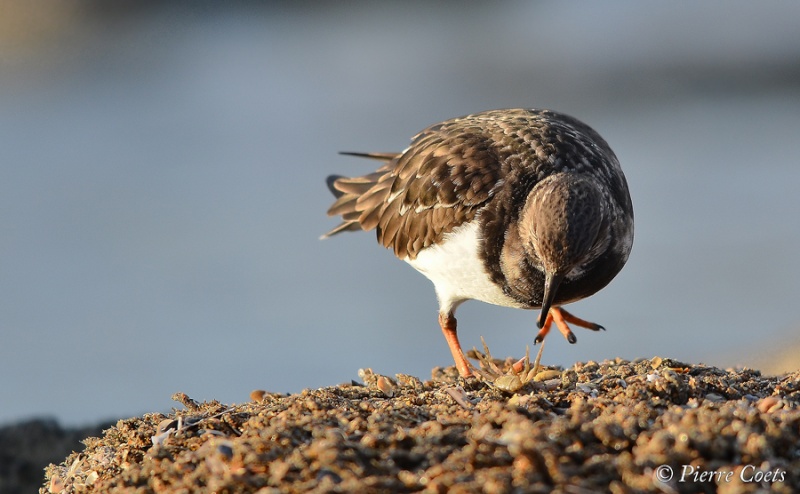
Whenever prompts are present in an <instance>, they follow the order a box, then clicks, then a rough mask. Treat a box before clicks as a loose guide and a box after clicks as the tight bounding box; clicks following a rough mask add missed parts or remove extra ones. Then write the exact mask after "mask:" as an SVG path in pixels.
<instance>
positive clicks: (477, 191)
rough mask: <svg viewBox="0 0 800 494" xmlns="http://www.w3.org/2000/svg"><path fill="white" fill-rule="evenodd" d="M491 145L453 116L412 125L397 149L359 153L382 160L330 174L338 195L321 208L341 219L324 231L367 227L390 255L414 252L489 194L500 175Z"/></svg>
mask: <svg viewBox="0 0 800 494" xmlns="http://www.w3.org/2000/svg"><path fill="white" fill-rule="evenodd" d="M494 144H495V141H493V140H492V139H490V138H489V137H488V136H487V135H486V133H485V132H482V131H481V129H480V128H478V127H477V126H475V125H474V122H470V120H469V119H455V120H450V121H448V122H444V123H441V124H437V125H434V126H431V127H429V128H427V129H425V130H424V131H422V132H420V133H419V134H417V135H416V136H415V137H414V138H413V139H412V142H411V146H409V147H408V149H406V150H405V151H404V152H402V153H400V154H398V155H394V156H392V155H388V154H376V155H365V156H367V157H374V158H376V159H381V160H383V161H386V164H385V165H384V166H382V167H381V168H379V169H378V170H377V171H376V172H374V173H371V174H369V175H365V176H362V177H355V178H336V179H334V180H333V181H332V186H333V189H334V190H335V191H337V192H335V193H338V194H339V195H338V199H337V200H336V202H335V203H334V204H333V206H331V208H330V209H329V210H328V214H329V215H341V216H342V219H343V220H344V222H343V223H342V224H341V225H339V226H337V227H336V228H335V229H334V230H332V231H331V232H329V233H328V234H327V235H332V234H335V233H338V232H340V231H345V230H354V229H359V228H360V229H363V230H372V229H373V228H374V229H376V230H377V234H378V241H379V242H380V243H381V244H382V245H384V246H385V247H388V248H391V249H392V250H394V253H395V254H396V255H397V257H399V258H401V259H403V258H405V257H410V258H412V259H413V258H415V257H416V256H417V254H418V253H419V251H420V250H422V249H424V248H425V247H428V246H429V245H431V244H433V243H436V242H438V241H439V240H441V239H442V237H443V236H444V235H445V234H446V233H448V232H450V231H452V230H453V229H454V228H456V227H457V226H459V225H461V224H462V223H464V222H465V221H469V220H471V219H472V218H474V217H475V214H476V213H477V211H478V210H479V209H480V208H481V206H482V205H484V204H485V203H486V202H488V201H489V200H490V199H491V198H492V196H493V195H494V192H495V189H496V188H497V186H498V185H499V184H500V183H501V176H502V165H501V160H500V157H499V155H498V151H497V149H496V147H495V146H494Z"/></svg>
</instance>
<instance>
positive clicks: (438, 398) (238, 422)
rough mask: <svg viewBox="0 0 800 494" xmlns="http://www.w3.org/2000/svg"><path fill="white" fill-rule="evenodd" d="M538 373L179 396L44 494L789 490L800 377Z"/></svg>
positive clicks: (437, 374) (601, 367)
mask: <svg viewBox="0 0 800 494" xmlns="http://www.w3.org/2000/svg"><path fill="white" fill-rule="evenodd" d="M495 362H496V363H497V365H498V366H499V367H501V368H503V369H508V368H510V364H511V361H510V360H507V361H504V362H501V361H495ZM536 374H537V376H539V377H540V378H539V379H536V378H534V377H533V376H529V377H531V379H530V380H528V379H527V378H523V379H522V381H523V383H522V385H521V387H520V388H519V389H517V390H516V392H515V393H511V392H507V391H503V390H501V389H499V388H498V387H497V386H496V385H495V384H494V383H493V379H492V378H491V377H487V376H484V377H483V378H482V379H481V380H479V379H475V378H471V379H467V380H463V379H460V378H458V377H457V376H456V372H455V369H454V368H452V367H450V368H444V369H443V368H436V369H434V370H433V372H432V379H431V380H428V381H424V382H423V381H421V380H420V379H417V378H415V377H413V376H407V375H397V376H395V377H394V378H390V377H388V376H381V375H378V374H375V373H373V372H372V371H371V370H369V369H363V370H361V371H360V373H359V375H360V377H361V380H362V381H363V382H362V383H356V382H353V383H348V384H342V385H339V386H333V387H326V388H321V389H315V390H304V391H302V392H300V393H297V394H292V395H283V394H277V393H270V392H266V391H263V390H257V391H254V392H253V393H252V394H251V397H250V401H248V402H246V403H242V404H235V405H224V404H221V403H219V402H216V401H212V402H207V403H196V402H194V401H193V400H192V399H191V398H189V397H188V396H186V395H183V394H180V393H178V394H177V395H175V396H174V397H173V398H174V399H176V400H177V401H179V402H180V403H182V404H183V408H181V409H180V410H177V409H176V410H174V412H173V413H171V414H169V415H164V414H157V413H153V414H146V415H144V416H143V417H137V418H130V419H126V420H120V421H119V422H117V424H116V425H114V426H112V427H111V428H110V429H107V430H106V431H104V435H103V436H102V437H99V438H89V439H86V440H85V441H84V443H85V445H86V449H85V451H83V452H80V453H73V454H72V455H71V456H69V457H68V458H66V460H65V461H64V462H63V463H61V464H59V465H50V466H49V467H48V468H47V469H46V478H45V483H44V486H43V487H42V488H41V489H40V491H39V492H40V493H51V492H62V493H73V492H75V493H83V492H87V493H88V492H104V493H106V492H108V493H137V494H144V493H188V492H197V491H203V492H219V493H246V492H247V493H250V492H257V493H260V494H267V493H273V492H274V493H278V492H320V493H321V492H356V491H357V492H437V493H438V492H455V493H458V492H487V493H494V492H498V493H499V492H534V493H536V492H542V493H548V492H560V493H592V492H611V493H639V492H653V493H673V492H674V493H684V492H687V493H689V492H692V493H695V492H701V493H702V492H720V493H734V492H736V493H739V492H785V493H791V492H800V410H799V407H798V405H799V404H800V372H795V373H792V374H786V375H783V376H777V377H770V376H762V375H761V373H760V372H759V371H757V370H752V369H728V370H722V369H718V368H715V367H709V366H705V365H699V364H696V365H692V364H685V363H681V362H677V361H675V360H671V359H667V358H660V357H655V358H653V359H638V360H635V361H626V360H622V359H616V360H613V361H604V362H599V363H598V362H585V363H577V364H575V365H574V366H572V367H570V368H568V369H560V368H543V369H537V372H536ZM526 381H527V382H526ZM498 382H500V380H498ZM515 387H516V386H515Z"/></svg>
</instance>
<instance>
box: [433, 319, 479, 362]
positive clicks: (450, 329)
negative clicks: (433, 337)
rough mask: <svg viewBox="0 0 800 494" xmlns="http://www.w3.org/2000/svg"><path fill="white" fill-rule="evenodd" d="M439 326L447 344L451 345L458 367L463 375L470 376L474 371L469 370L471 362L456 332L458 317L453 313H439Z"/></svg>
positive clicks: (451, 351)
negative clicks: (465, 354) (462, 348)
mask: <svg viewBox="0 0 800 494" xmlns="http://www.w3.org/2000/svg"><path fill="white" fill-rule="evenodd" d="M439 326H441V327H442V333H443V334H444V339H445V340H447V346H448V347H450V353H452V354H453V360H454V361H455V363H456V369H458V373H459V374H460V375H461V377H470V376H471V375H472V371H471V370H469V363H468V362H467V358H466V357H465V356H464V352H463V351H462V350H461V343H459V342H458V334H457V333H456V318H455V317H453V314H439Z"/></svg>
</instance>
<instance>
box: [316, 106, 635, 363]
mask: <svg viewBox="0 0 800 494" xmlns="http://www.w3.org/2000/svg"><path fill="white" fill-rule="evenodd" d="M343 154H348V155H353V156H361V157H366V158H372V159H376V160H379V161H382V162H384V165H383V166H381V167H380V168H378V170H377V171H375V172H374V173H370V174H368V175H364V176H361V177H354V178H347V177H341V176H335V175H334V176H330V177H328V181H327V182H328V187H329V188H330V190H331V192H333V194H334V195H335V196H336V202H334V203H333V205H332V206H331V207H330V209H328V215H330V216H334V215H340V216H341V217H342V220H343V222H342V223H341V224H340V225H338V226H337V227H336V228H334V229H333V230H331V231H330V232H328V233H326V234H325V235H323V238H325V237H329V236H331V235H335V234H337V233H339V232H343V231H354V230H372V229H375V230H376V232H377V235H378V242H379V243H380V244H381V245H383V246H384V247H387V248H390V249H392V250H393V251H394V253H395V255H396V256H397V257H398V258H400V259H402V260H404V261H406V262H407V263H409V264H410V265H411V266H413V267H414V268H415V269H416V270H417V271H419V272H421V273H422V274H424V275H425V276H427V277H428V278H429V279H430V280H431V281H432V282H433V284H434V287H435V290H436V295H437V297H438V299H439V325H440V326H441V329H442V332H443V333H444V337H445V339H446V340H447V344H448V346H449V347H450V351H451V353H452V354H453V360H454V361H455V364H456V368H457V369H458V372H459V373H460V374H461V376H463V377H467V376H469V375H471V371H470V366H469V363H468V362H467V360H466V358H465V357H464V354H463V352H462V350H461V345H460V344H459V341H458V336H457V333H456V319H455V317H454V313H455V310H456V308H457V307H458V306H459V305H460V304H461V303H462V302H464V301H466V300H481V301H483V302H487V303H490V304H496V305H501V306H506V307H516V308H520V309H539V308H541V312H540V314H539V318H538V320H537V325H538V327H539V329H540V330H539V333H538V334H537V336H536V340H535V341H536V342H537V343H538V342H541V341H542V340H543V339H544V337H545V336H546V335H547V333H548V331H549V330H550V327H551V325H552V323H553V322H555V324H556V327H558V329H559V330H560V331H561V333H562V334H563V335H564V336H565V337H566V339H567V341H569V342H570V343H575V342H576V340H577V339H576V338H575V335H574V334H573V333H572V331H571V330H570V329H569V326H568V325H567V323H572V324H575V325H577V326H581V327H584V328H588V329H592V330H599V329H603V328H602V326H600V325H598V324H595V323H591V322H588V321H585V320H583V319H579V318H577V317H575V316H573V315H572V314H570V313H569V312H567V311H566V310H564V309H563V308H561V305H563V304H567V303H570V302H575V301H576V300H580V299H582V298H585V297H588V296H590V295H592V294H594V293H595V292H597V291H598V290H600V289H601V288H603V287H605V286H606V285H607V284H608V283H609V282H610V281H611V280H612V279H613V278H614V276H616V275H617V273H619V271H620V270H621V269H622V266H623V265H624V264H625V262H626V261H627V260H628V255H629V254H630V250H631V246H632V244H633V207H632V205H631V198H630V194H629V192H628V185H627V183H626V181H625V176H624V175H623V173H622V169H621V168H620V165H619V161H618V160H617V157H616V156H615V155H614V152H613V151H611V148H610V147H609V146H608V144H607V143H606V141H605V140H604V139H603V138H602V137H600V135H599V134H597V132H595V131H594V130H593V129H591V128H590V127H589V126H588V125H586V124H584V123H583V122H580V121H579V120H577V119H575V118H572V117H570V116H567V115H564V114H561V113H556V112H554V111H550V110H526V109H508V110H492V111H486V112H482V113H475V114H473V115H467V116H464V117H460V118H454V119H452V120H447V121H444V122H442V123H438V124H436V125H432V126H430V127H428V128H427V129H425V130H423V131H422V132H420V133H419V134H417V135H416V136H415V137H414V138H413V139H412V141H411V145H410V146H409V147H408V148H407V149H406V150H405V151H403V152H402V153H399V154H398V153H343Z"/></svg>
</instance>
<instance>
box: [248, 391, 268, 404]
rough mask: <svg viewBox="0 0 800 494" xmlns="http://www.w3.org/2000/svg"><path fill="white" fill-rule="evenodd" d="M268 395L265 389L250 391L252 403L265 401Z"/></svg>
mask: <svg viewBox="0 0 800 494" xmlns="http://www.w3.org/2000/svg"><path fill="white" fill-rule="evenodd" d="M266 394H267V392H266V391H264V390H263V389H254V390H253V391H250V401H256V402H258V401H261V400H263V399H264V396H265V395H266Z"/></svg>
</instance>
